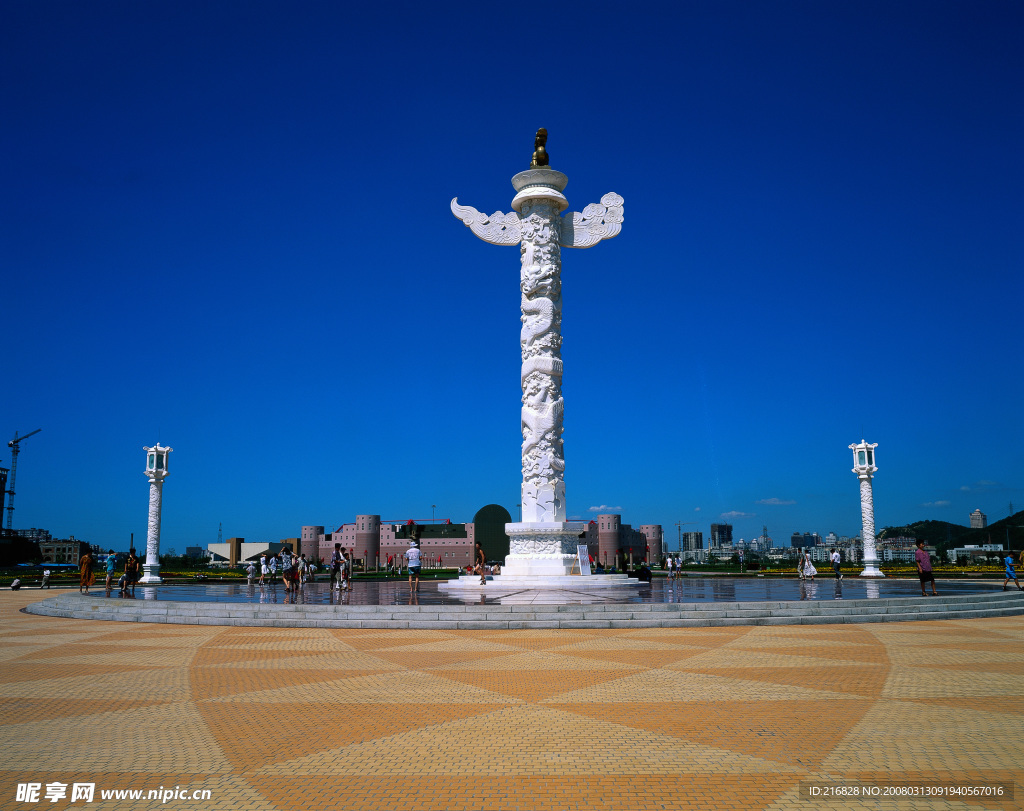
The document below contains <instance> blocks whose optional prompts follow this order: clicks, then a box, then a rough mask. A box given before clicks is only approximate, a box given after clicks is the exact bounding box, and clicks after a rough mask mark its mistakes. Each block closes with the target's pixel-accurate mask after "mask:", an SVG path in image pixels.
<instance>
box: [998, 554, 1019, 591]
mask: <svg viewBox="0 0 1024 811" xmlns="http://www.w3.org/2000/svg"><path fill="white" fill-rule="evenodd" d="M1003 563H1005V564H1006V579H1005V580H1004V581H1003V591H1006V586H1007V584H1008V583H1009V582H1010V581H1011V580H1012V581H1013V584H1014V585H1015V586H1016V587H1017V589H1018V590H1019V591H1024V589H1022V588H1021V587H1020V581H1018V580H1017V570H1016V569H1014V568H1013V552H1010V551H1009V550H1007V553H1006V560H1004V561H1003Z"/></svg>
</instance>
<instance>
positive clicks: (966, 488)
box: [960, 484, 971, 493]
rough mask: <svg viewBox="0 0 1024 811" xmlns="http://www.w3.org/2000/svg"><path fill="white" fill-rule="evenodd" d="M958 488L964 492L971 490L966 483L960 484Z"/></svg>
mask: <svg viewBox="0 0 1024 811" xmlns="http://www.w3.org/2000/svg"><path fill="white" fill-rule="evenodd" d="M960 489H961V490H962V491H963V492H965V493H969V492H971V488H970V487H968V486H967V485H966V484H965V485H963V486H962V487H961V488H960Z"/></svg>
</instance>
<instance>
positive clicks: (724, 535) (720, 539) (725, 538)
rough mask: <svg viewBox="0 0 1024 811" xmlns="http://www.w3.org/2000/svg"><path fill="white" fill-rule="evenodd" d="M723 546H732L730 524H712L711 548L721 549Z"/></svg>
mask: <svg viewBox="0 0 1024 811" xmlns="http://www.w3.org/2000/svg"><path fill="white" fill-rule="evenodd" d="M723 546H732V524H712V525H711V548H712V549H721V548H722V547H723Z"/></svg>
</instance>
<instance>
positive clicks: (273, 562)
mask: <svg viewBox="0 0 1024 811" xmlns="http://www.w3.org/2000/svg"><path fill="white" fill-rule="evenodd" d="M269 565H270V585H274V578H275V577H277V555H271V556H270V564H269Z"/></svg>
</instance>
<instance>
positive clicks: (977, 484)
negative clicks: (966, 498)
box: [975, 479, 999, 487]
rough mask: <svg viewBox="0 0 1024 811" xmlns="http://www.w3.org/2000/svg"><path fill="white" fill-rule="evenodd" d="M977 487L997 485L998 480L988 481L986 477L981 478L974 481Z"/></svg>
mask: <svg viewBox="0 0 1024 811" xmlns="http://www.w3.org/2000/svg"><path fill="white" fill-rule="evenodd" d="M975 485H976V486H977V487H998V486H999V482H990V481H989V480H988V479H982V480H981V481H980V482H975Z"/></svg>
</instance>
